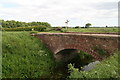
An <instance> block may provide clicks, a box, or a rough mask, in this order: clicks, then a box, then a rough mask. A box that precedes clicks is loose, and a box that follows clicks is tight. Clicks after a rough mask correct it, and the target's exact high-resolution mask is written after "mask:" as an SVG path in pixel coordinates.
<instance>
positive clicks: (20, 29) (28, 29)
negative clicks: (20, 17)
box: [2, 26, 46, 31]
mask: <svg viewBox="0 0 120 80" xmlns="http://www.w3.org/2000/svg"><path fill="white" fill-rule="evenodd" d="M45 29H46V26H32V27H16V28H2V31H32V30H35V31H44V30H45Z"/></svg>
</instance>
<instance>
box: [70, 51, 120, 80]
mask: <svg viewBox="0 0 120 80" xmlns="http://www.w3.org/2000/svg"><path fill="white" fill-rule="evenodd" d="M119 53H120V52H117V53H115V54H114V55H113V56H111V57H109V58H107V59H105V60H103V61H102V62H100V64H97V65H96V67H95V68H94V69H92V70H90V71H79V70H78V69H77V68H74V66H73V65H72V64H69V65H68V67H69V70H70V72H71V73H70V76H69V78H72V79H73V78H76V79H78V78H79V79H80V78H110V79H111V80H112V78H120V74H119V72H118V70H120V68H119V67H118V60H119V57H118V54H119Z"/></svg>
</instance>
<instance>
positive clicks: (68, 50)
mask: <svg viewBox="0 0 120 80" xmlns="http://www.w3.org/2000/svg"><path fill="white" fill-rule="evenodd" d="M32 35H33V36H36V37H38V38H40V39H41V40H42V42H43V43H44V44H46V46H47V47H48V48H49V49H50V50H51V52H52V53H53V56H54V58H55V59H56V60H58V61H59V60H64V61H67V60H70V59H72V58H73V57H74V56H75V55H76V54H75V53H78V52H79V51H80V50H82V51H84V52H87V53H88V54H90V55H92V56H93V58H95V59H96V60H102V59H104V58H106V57H107V56H109V55H111V54H113V53H114V52H115V51H116V50H118V43H119V40H118V38H119V37H120V36H119V34H117V33H37V34H32Z"/></svg>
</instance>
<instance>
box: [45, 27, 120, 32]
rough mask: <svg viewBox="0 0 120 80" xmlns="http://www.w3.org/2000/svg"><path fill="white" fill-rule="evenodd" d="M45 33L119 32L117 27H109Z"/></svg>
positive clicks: (63, 29)
mask: <svg viewBox="0 0 120 80" xmlns="http://www.w3.org/2000/svg"><path fill="white" fill-rule="evenodd" d="M47 32H103V33H109V32H116V33H118V32H120V30H119V28H118V27H110V28H103V27H102V28H95V27H94V28H67V29H66V28H62V31H55V30H50V28H49V29H47Z"/></svg>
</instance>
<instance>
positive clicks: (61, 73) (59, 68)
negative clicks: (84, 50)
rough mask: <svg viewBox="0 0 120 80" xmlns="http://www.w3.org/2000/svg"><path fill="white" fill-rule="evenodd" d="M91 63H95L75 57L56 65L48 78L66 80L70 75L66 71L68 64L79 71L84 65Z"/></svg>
mask: <svg viewBox="0 0 120 80" xmlns="http://www.w3.org/2000/svg"><path fill="white" fill-rule="evenodd" d="M93 61H95V60H94V59H93V58H91V59H88V58H84V59H80V57H79V56H76V57H75V58H73V59H72V60H70V61H67V62H59V63H56V66H55V68H54V70H53V71H52V72H51V75H50V78H54V79H58V78H64V79H66V78H68V76H69V75H70V73H69V71H68V64H70V63H71V64H73V65H74V67H75V68H78V69H79V70H81V67H84V66H85V65H88V64H89V63H91V62H93ZM88 68H89V67H88ZM86 70H87V69H86Z"/></svg>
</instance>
